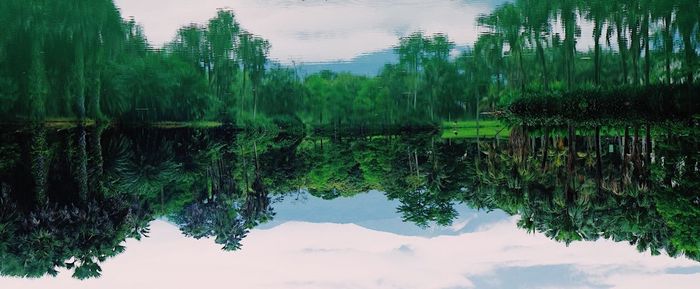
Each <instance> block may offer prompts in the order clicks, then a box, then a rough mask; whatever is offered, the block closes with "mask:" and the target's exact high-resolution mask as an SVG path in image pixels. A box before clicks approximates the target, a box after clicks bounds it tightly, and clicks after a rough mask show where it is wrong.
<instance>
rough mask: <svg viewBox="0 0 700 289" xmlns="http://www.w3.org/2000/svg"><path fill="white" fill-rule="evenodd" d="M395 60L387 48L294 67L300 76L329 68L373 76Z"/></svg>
mask: <svg viewBox="0 0 700 289" xmlns="http://www.w3.org/2000/svg"><path fill="white" fill-rule="evenodd" d="M455 49H456V50H458V51H464V50H466V49H468V47H467V46H457V47H455ZM397 62H399V57H398V55H396V53H394V50H393V49H392V48H387V49H384V50H380V51H376V52H370V53H366V54H363V55H360V56H358V57H355V58H353V59H352V60H349V61H331V62H316V63H303V64H297V67H296V68H297V71H298V72H299V73H300V74H301V75H302V76H306V75H309V74H314V73H317V72H320V71H323V70H330V71H333V72H349V73H352V74H357V75H366V76H375V75H377V74H379V72H380V71H381V69H382V68H383V67H384V65H385V64H389V63H397Z"/></svg>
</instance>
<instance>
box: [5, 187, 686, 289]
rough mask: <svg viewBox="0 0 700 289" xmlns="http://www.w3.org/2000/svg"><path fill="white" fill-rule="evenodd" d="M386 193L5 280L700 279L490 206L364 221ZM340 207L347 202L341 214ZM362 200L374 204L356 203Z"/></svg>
mask: <svg viewBox="0 0 700 289" xmlns="http://www.w3.org/2000/svg"><path fill="white" fill-rule="evenodd" d="M381 196H382V195H381V194H380V193H378V192H373V193H370V194H369V197H366V198H359V199H357V200H356V201H352V200H353V199H342V198H341V199H337V200H333V201H325V200H320V199H315V198H313V197H310V196H304V197H303V198H301V199H300V200H299V199H286V200H284V201H283V202H282V204H279V206H276V211H277V216H278V218H277V219H278V220H279V221H278V222H277V223H275V224H273V225H270V226H263V227H261V228H262V229H255V230H253V231H251V232H250V234H249V235H248V237H247V238H246V239H244V241H243V249H242V250H240V251H237V252H224V251H221V250H220V246H219V245H216V244H214V242H213V240H210V239H202V240H195V239H191V238H186V237H184V236H182V235H181V234H180V232H179V230H178V229H177V228H176V227H175V226H173V225H172V224H170V223H168V222H166V221H163V220H158V221H154V222H153V223H152V224H151V234H150V237H149V238H146V239H144V240H142V241H134V240H129V241H127V242H126V247H127V250H126V252H125V253H123V254H121V255H119V256H116V257H114V258H113V259H110V260H108V261H107V262H106V263H105V264H103V266H102V267H103V276H102V277H101V278H99V279H92V280H88V281H84V282H80V281H77V280H74V279H72V278H71V277H70V273H69V272H61V273H60V274H59V276H58V277H56V278H42V279H37V280H27V279H17V278H3V279H0V288H3V289H15V288H18V289H19V288H22V289H25V288H26V289H34V288H36V289H53V288H84V289H92V288H101V289H112V288H114V289H116V288H169V289H179V288H183V289H184V288H188V289H189V288H246V289H262V288H276V289H278V288H304V289H321V288H324V289H334V288H338V289H341V288H362V289H364V288H367V289H389V288H403V289H414V288H415V289H447V288H523V289H524V288H634V289H644V288H675V289H684V288H697V287H696V286H697V284H700V264H698V263H697V262H694V261H690V260H687V259H684V258H677V259H674V258H670V257H667V256H663V255H662V256H651V255H650V254H649V253H639V252H637V251H636V249H635V248H634V247H633V246H630V245H629V244H627V243H624V242H621V243H615V242H612V241H606V240H600V241H596V242H575V243H573V244H571V245H570V246H569V247H566V246H565V245H564V244H561V243H557V242H555V241H552V240H550V239H548V238H546V237H545V236H543V235H541V234H528V233H526V232H525V231H524V230H521V229H518V228H517V227H516V224H515V223H516V221H517V217H509V216H506V215H505V214H502V213H497V215H496V216H497V217H496V218H487V219H488V221H481V222H478V224H477V225H475V226H469V224H468V223H470V222H474V220H477V219H482V220H483V218H484V216H483V215H486V214H487V213H485V212H476V211H469V210H462V211H460V212H462V213H463V214H466V215H467V216H466V217H464V218H462V219H461V220H460V221H459V223H460V224H459V225H456V226H452V227H449V228H443V231H449V230H452V231H454V234H448V233H445V234H431V235H430V236H426V235H421V234H411V233H406V232H403V233H401V232H391V230H385V229H383V228H382V226H374V227H373V228H369V227H372V226H367V225H364V224H366V223H367V222H368V221H369V220H381V219H392V218H393V219H397V218H400V216H398V215H397V214H396V213H395V204H394V203H391V202H387V201H386V199H384V203H380V202H379V201H380V200H381ZM306 204H309V205H310V207H304V205H306ZM295 207H298V208H295ZM341 207H342V208H347V209H345V210H344V211H343V210H341V211H340V212H338V211H336V210H337V209H338V208H341ZM360 207H364V209H363V210H364V211H372V212H375V213H373V214H364V213H363V210H360V211H356V209H357V208H360ZM301 208H307V210H306V211H307V213H303V212H302V209H301ZM308 211H314V212H316V214H315V215H316V216H315V217H312V214H310V213H308ZM353 211H356V213H355V214H352V213H351V212H353ZM332 212H334V213H332ZM472 213H476V214H477V215H478V216H473V215H472ZM324 216H326V217H324ZM465 227H470V228H471V229H469V230H463V228H465Z"/></svg>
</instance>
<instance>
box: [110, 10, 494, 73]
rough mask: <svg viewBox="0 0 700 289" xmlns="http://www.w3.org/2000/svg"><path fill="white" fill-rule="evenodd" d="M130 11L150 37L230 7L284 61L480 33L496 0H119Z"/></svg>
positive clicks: (156, 40) (161, 39)
mask: <svg viewBox="0 0 700 289" xmlns="http://www.w3.org/2000/svg"><path fill="white" fill-rule="evenodd" d="M115 2H116V4H117V6H118V7H120V9H121V11H122V15H123V16H124V17H131V16H133V17H134V18H135V19H136V21H137V22H138V23H141V24H142V25H143V26H144V30H145V33H146V36H147V37H148V38H149V40H150V41H151V43H153V44H155V45H157V46H159V45H162V44H163V43H165V42H168V41H170V40H171V39H173V37H174V35H175V32H176V31H177V29H178V28H179V27H180V26H183V25H186V24H190V23H206V21H207V20H208V19H210V18H212V17H214V16H215V15H216V10H217V9H219V8H230V9H233V10H234V11H235V13H236V16H237V18H238V20H239V22H240V23H241V25H242V26H243V27H244V28H245V29H247V30H249V31H250V32H252V33H254V34H257V35H260V36H262V37H264V38H266V39H268V40H270V43H271V44H272V50H271V56H272V57H273V58H274V59H278V60H280V61H282V62H284V63H291V62H292V61H296V62H322V61H332V60H350V59H352V58H354V57H357V56H359V55H362V54H366V53H370V52H374V51H379V50H383V49H386V48H389V47H392V46H393V45H396V43H397V42H398V38H399V37H400V36H405V35H407V34H410V33H412V32H414V31H418V30H421V31H425V32H426V33H446V34H448V35H449V36H450V37H451V39H453V40H454V41H455V42H457V43H458V44H471V43H473V42H474V41H475V40H476V38H477V37H478V30H477V28H476V27H475V24H476V23H475V22H476V17H477V16H478V15H479V14H480V13H487V12H489V11H490V10H491V9H492V8H493V6H492V5H493V4H488V3H483V2H471V1H469V2H467V1H419V0H404V1H389V0H355V1H340V0H306V1H298V0H293V1H292V0H198V1H192V0H149V1H144V0H116V1H115Z"/></svg>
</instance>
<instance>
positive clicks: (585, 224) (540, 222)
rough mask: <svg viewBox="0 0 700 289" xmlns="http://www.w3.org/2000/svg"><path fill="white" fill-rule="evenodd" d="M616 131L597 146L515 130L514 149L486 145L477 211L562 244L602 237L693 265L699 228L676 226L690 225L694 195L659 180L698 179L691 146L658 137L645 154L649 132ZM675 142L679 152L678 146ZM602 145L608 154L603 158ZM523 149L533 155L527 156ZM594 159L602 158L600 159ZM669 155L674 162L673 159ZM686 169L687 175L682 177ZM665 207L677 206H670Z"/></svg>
mask: <svg viewBox="0 0 700 289" xmlns="http://www.w3.org/2000/svg"><path fill="white" fill-rule="evenodd" d="M659 129H662V128H659ZM623 130H624V131H625V132H624V133H622V134H621V135H620V136H610V137H604V139H603V140H601V138H600V133H599V132H598V133H591V134H588V133H585V132H584V133H583V136H582V135H581V134H576V135H574V134H572V132H571V131H570V130H569V131H566V132H565V133H566V134H565V135H566V138H563V137H562V136H561V134H558V135H554V136H546V137H545V136H538V137H528V136H527V135H526V134H520V135H519V132H518V130H517V129H516V130H514V133H513V134H512V136H511V138H513V137H516V138H519V139H518V140H515V142H521V143H522V144H521V145H519V146H518V145H514V144H513V141H511V145H510V146H509V147H508V148H507V149H499V148H495V147H493V146H489V145H486V147H487V148H486V149H485V154H486V155H487V157H486V158H484V160H485V164H483V165H481V166H480V167H481V168H480V172H479V174H478V178H479V181H480V182H481V184H482V185H481V187H482V189H481V190H482V191H481V193H480V194H475V197H476V198H477V199H482V200H483V199H485V200H486V201H482V202H481V203H480V204H481V207H485V208H489V209H495V208H500V209H504V210H505V211H507V212H508V213H510V214H518V215H520V216H521V220H520V221H519V223H518V225H519V226H520V227H522V228H524V229H527V230H528V231H531V232H534V231H537V232H541V233H544V234H545V235H547V236H548V237H550V238H552V239H555V240H557V241H561V242H565V243H567V244H569V243H571V242H573V241H580V240H596V239H599V238H606V239H611V240H614V241H626V242H629V243H630V244H632V245H636V246H637V248H638V249H639V250H640V251H646V250H649V251H650V252H651V253H652V254H655V255H656V254H660V253H661V251H665V252H666V253H668V254H669V255H671V256H676V255H680V254H681V253H682V254H684V255H686V256H688V257H690V258H693V259H698V255H697V254H698V253H697V252H698V246H697V238H698V237H700V234H698V233H699V232H697V230H698V226H697V225H696V224H691V223H689V222H685V221H681V222H682V223H683V226H678V225H676V224H677V223H678V220H680V219H682V218H679V217H681V216H683V217H685V218H686V220H690V219H693V218H697V216H698V204H694V203H693V202H692V199H693V198H697V196H698V194H697V192H693V189H689V188H690V187H686V188H683V187H682V186H679V185H672V186H668V185H664V182H663V181H662V180H663V179H664V178H668V176H667V174H672V175H678V174H683V176H682V177H681V178H679V180H682V181H681V182H689V183H693V182H694V181H693V180H696V179H697V178H698V171H697V168H696V166H697V164H698V161H697V153H696V152H697V150H698V141H697V139H693V138H692V137H690V138H689V137H682V138H675V139H676V140H675V141H669V140H668V139H667V138H666V137H665V136H664V135H663V134H662V136H661V137H659V138H657V142H655V151H654V152H653V153H652V150H651V147H652V145H651V144H652V139H651V138H650V136H651V133H648V134H647V135H646V136H641V134H642V132H640V129H639V126H637V127H634V128H633V130H632V131H633V133H630V130H629V129H626V128H625V129H622V130H620V131H623ZM647 130H648V127H647ZM693 130H694V131H696V130H697V129H691V131H693ZM596 131H598V129H596ZM695 134H697V133H695ZM545 135H547V134H545ZM596 135H597V136H598V137H595V136H596ZM686 135H692V133H688V132H686ZM681 139H682V140H683V141H680V143H682V142H686V145H685V146H683V145H679V140H681ZM546 142H553V144H552V143H547V145H545V143H546ZM601 142H603V143H604V144H606V145H608V146H605V145H603V144H599V143H601ZM565 143H566V145H565ZM574 143H576V146H575V147H576V150H575V151H573V150H572V147H574V145H573V144H574ZM523 144H524V145H523ZM668 144H672V145H668ZM601 146H602V147H608V148H609V152H605V153H602V150H601V149H600V148H601ZM528 148H529V151H530V152H535V154H532V153H531V154H528V152H527V150H528ZM550 148H551V151H547V153H546V154H545V151H544V150H545V149H547V150H550ZM668 148H673V149H672V150H675V152H674V151H670V150H668ZM535 149H536V150H535ZM596 152H601V154H600V157H598V156H597V155H596ZM674 154H675V155H676V156H680V158H676V159H674V156H673V155H674ZM545 155H549V156H550V157H549V158H547V157H543V156H545ZM652 156H653V157H652ZM693 157H695V158H693ZM543 161H546V162H547V163H546V164H542V162H543ZM686 165H688V166H690V167H691V168H692V169H690V170H683V169H682V167H684V166H686ZM666 183H668V181H667V182H666ZM695 184H697V183H695ZM691 187H692V186H691ZM483 188H485V189H483ZM683 196H686V197H685V198H684V197H683ZM669 201H671V202H674V203H675V202H678V203H675V204H674V207H671V206H668V205H667V204H668V202H669ZM679 208H683V209H681V210H682V211H681V210H679ZM671 216H672V217H671ZM691 244H692V245H691Z"/></svg>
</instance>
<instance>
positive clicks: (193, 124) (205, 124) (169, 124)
mask: <svg viewBox="0 0 700 289" xmlns="http://www.w3.org/2000/svg"><path fill="white" fill-rule="evenodd" d="M222 125H224V124H223V123H222V122H218V121H159V122H154V123H151V124H150V126H151V127H154V128H165V129H168V128H217V127H221V126H222Z"/></svg>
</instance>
